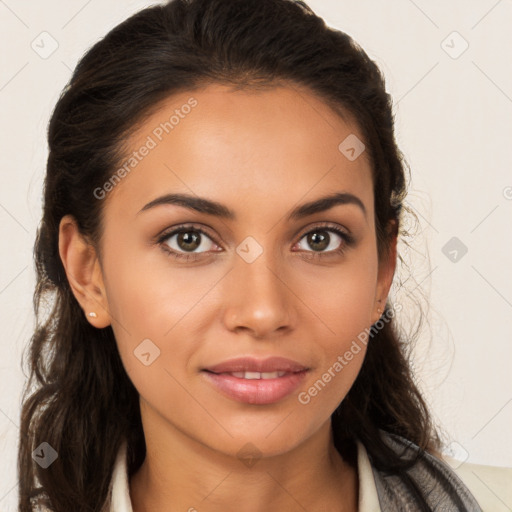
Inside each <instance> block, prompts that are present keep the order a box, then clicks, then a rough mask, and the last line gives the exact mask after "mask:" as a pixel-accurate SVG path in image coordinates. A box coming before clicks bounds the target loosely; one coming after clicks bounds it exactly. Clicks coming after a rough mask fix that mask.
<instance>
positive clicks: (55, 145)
mask: <svg viewBox="0 0 512 512" xmlns="http://www.w3.org/2000/svg"><path fill="white" fill-rule="evenodd" d="M209 83H219V84H225V85H231V86H233V87H234V88H239V89H243V88H263V87H274V86H276V85H278V84H279V83H289V84H296V85H299V86H303V87H306V88H308V90H310V91H311V92H312V93H314V94H316V95H318V96H319V97H320V98H322V99H323V100H324V101H325V102H326V103H327V104H328V105H329V106H331V107H332V108H333V109H335V110H336V112H338V113H339V114H340V115H342V116H349V117H352V118H353V119H355V121H356V122H357V125H358V127H359V128H360V131H361V134H362V136H363V139H364V143H365V145H366V151H367V155H368V156H369V158H370V161H371V163H372V172H373V186H374V196H375V225H376V236H377V242H378V253H379V256H380V257H385V256H386V255H387V254H388V253H389V247H390V242H391V241H392V238H393V237H395V236H397V234H398V233H397V231H396V230H394V231H393V230H392V231H390V230H389V229H388V228H389V226H390V224H389V222H390V221H392V220H396V221H397V226H399V225H400V220H401V216H402V211H401V210H402V204H403V200H404V197H405V194H406V180H405V174H404V171H405V169H406V165H405V161H404V158H403V155H402V154H401V152H400V151H399V149H398V148H397V145H396V142H395V138H394V128H393V124H394V119H393V113H392V101H391V97H390V96H389V95H388V94H387V93H386V90H385V82H384V78H383V76H382V74H381V72H380V71H379V69H378V67H377V66H376V64H375V63H374V62H373V61H372V60H371V59H370V58H369V57H368V55H367V54H366V53H365V52H364V51H363V50H362V49H361V48H360V47H359V46H358V45H357V44H356V43H355V42H354V41H353V40H352V39H351V38H350V37H349V36H348V35H347V34H345V33H343V32H341V31H338V30H334V29H332V28H330V27H328V26H327V25H326V24H325V22H324V21H323V20H322V18H320V17H318V16H316V15H315V14H314V13H313V11H312V10H311V9H310V8H309V7H308V6H307V5H306V4H305V3H304V2H302V1H298V0H228V1H226V0H172V1H170V2H169V3H167V4H165V5H159V6H152V7H149V8H146V9H144V10H142V11H140V12H138V13H136V14H135V15H133V16H132V17H130V18H129V19H127V20H125V21H124V22H122V23H121V24H119V25H118V26H116V27H115V28H114V29H113V30H111V31H110V32H109V33H108V34H107V35H106V36H105V37H104V38H103V39H102V40H100V41H99V42H97V43H96V44H95V45H94V46H93V47H92V48H91V49H90V50H89V51H88V52H87V53H86V54H85V55H84V56H83V58H82V59H81V60H80V62H79V63H78V65H77V67H76V69H75V71H74V73H73V75H72V77H71V80H70V82H69V84H68V85H67V86H66V87H65V89H64V91H63V92H62V94H61V96H60V98H59V100H58V102H57V104H56V107H55V109H54V112H53V114H52V117H51V120H50V123H49V127H48V143H49V156H48V162H47V173H46V179H45V189H44V208H43V217H42V221H41V223H40V226H39V229H38V233H37V239H36V242H35V247H34V253H35V264H36V271H37V286H36V289H35V293H34V308H35V313H36V317H37V326H36V329H35V332H34V334H33V337H32V338H31V342H30V345H29V347H28V350H29V367H30V378H29V379H28V382H27V383H26V388H25V390H24V395H23V405H22V412H21V439H20V447H19V454H18V471H19V482H20V483H19V507H20V508H19V510H20V511H21V512H27V511H29V510H32V505H33V504H34V503H35V502H36V501H38V500H39V499H40V500H41V502H42V503H45V504H46V506H48V507H51V509H53V510H54V511H56V512H69V511H70V510H73V511H75V512H79V511H86V510H87V511H93V510H99V508H100V506H101V504H102V503H103V502H104V500H105V499H106V496H107V492H108V486H109V483H110V478H111V472H112V469H113V465H114V461H115V457H116V454H117V452H118V450H119V448H120V444H121V442H122V441H123V439H127V441H128V470H129V473H130V475H131V474H133V473H134V472H135V471H136V470H137V469H138V468H139V467H140V465H141V464H142V462H143V460H144V457H145V450H146V448H145V441H144V435H143V430H142V424H141V418H140V411H139V396H138V393H137V390H136V389H135V387H134V386H133V384H132V383H131V381H130V379H129V378H128V376H127V374H126V372H125V370H124V367H123V364H122V362H121V359H120V356H119V353H118V350H117V346H116V342H115V339H114V335H113V331H112V329H111V327H106V328H104V329H96V328H94V327H92V326H91V325H90V324H89V323H88V321H87V320H86V319H85V317H84V314H83V312H82V310H81V308H80V306H79V304H78V302H77V301H76V299H75V297H74V295H73V294H72V292H71V289H70V286H69V283H68V281H67V278H66V274H65V271H64V268H63V265H62V262H61V260H60V257H59V252H58V232H59V222H60V220H61V219H62V217H63V216H64V215H66V214H71V215H72V216H73V217H74V218H75V219H76V221H77V224H78V227H79V229H80V231H81V233H82V234H83V235H84V236H86V237H87V238H88V239H89V240H90V241H91V243H93V244H95V245H96V247H97V248H98V247H99V241H100V237H101V229H102V224H101V215H102V205H103V202H102V201H99V200H96V199H95V198H94V194H93V191H94V190H95V189H96V188H97V187H101V186H102V185H103V184H104V183H105V182H106V181H107V180H108V179H109V177H111V176H112V175H113V173H114V171H115V169H117V168H118V165H119V162H121V161H123V156H125V152H126V147H125V142H126V140H127V138H128V137H129V135H130V134H131V133H133V131H134V130H135V128H136V127H137V126H140V124H141V123H142V122H143V121H144V120H145V119H147V117H148V116H149V115H150V114H152V113H153V112H155V110H156V109H157V108H158V106H159V105H160V104H161V102H162V101H163V100H165V99H166V98H168V97H169V96H170V95H172V94H176V93H178V92H182V91H193V90H194V89H197V88H200V87H204V86H205V85H208V84H209ZM391 311H392V308H391V305H390V304H387V305H386V309H385V311H384V314H387V313H390V312H391ZM396 329H397V328H396V326H395V324H394V321H388V322H386V323H385V325H384V327H383V328H382V329H380V330H378V332H375V333H372V334H373V336H372V338H371V340H370V342H369V343H368V349H367V354H366V357H365V360H364V363H363V365H362V368H361V371H360V373H359V375H358V377H357V379H356V380H355V382H354V384H353V386H352V388H351V389H350V391H349V393H348V395H347V396H346V398H345V399H344V400H343V401H342V403H341V404H340V405H339V407H338V408H337V410H336V411H335V413H334V414H333V415H332V426H333V432H334V440H335V444H336V447H337V448H338V449H339V450H340V452H341V453H343V451H344V450H347V449H348V448H347V446H348V442H349V441H352V442H353V440H354V439H359V440H360V441H361V442H362V443H363V444H364V445H365V447H366V449H367V451H368V454H369V456H370V458H371V460H372V462H373V464H374V465H375V466H376V467H378V468H381V469H386V470H389V471H395V472H401V471H403V470H404V468H406V463H405V462H404V461H403V460H402V459H401V458H400V457H399V456H397V455H396V453H394V452H392V451H391V450H390V449H389V447H388V446H387V445H386V444H385V443H384V442H383V440H382V437H381V434H380V432H381V430H384V431H388V432H391V433H394V434H397V435H400V436H403V437H405V438H407V439H409V440H410V441H412V442H414V443H416V444H417V445H418V446H419V447H420V448H421V449H422V450H426V451H429V452H432V453H435V452H436V451H437V450H438V449H439V447H440V440H439V436H438V434H437V432H436V430H435V428H434V426H433V423H432V421H431V417H430V415H429V411H428V408H427V406H426V404H425V402H424V400H423V399H422V396H421V394H420V392H419V390H418V388H417V386H416V384H415V382H414V378H413V375H412V372H411V369H410V364H409V359H408V355H407V353H408V348H407V347H408V344H409V342H408V341H402V340H401V339H400V336H399V335H398V332H397V330H396ZM409 341H410V340H409ZM42 442H47V443H49V444H50V445H51V446H52V447H53V448H54V449H55V450H56V451H57V452H58V458H57V460H55V462H54V463H53V464H51V465H50V466H49V467H48V468H46V469H43V468H41V467H39V465H37V464H36V463H35V462H34V460H33V459H32V452H33V450H34V449H35V448H36V447H38V446H39V445H40V444H41V443H42Z"/></svg>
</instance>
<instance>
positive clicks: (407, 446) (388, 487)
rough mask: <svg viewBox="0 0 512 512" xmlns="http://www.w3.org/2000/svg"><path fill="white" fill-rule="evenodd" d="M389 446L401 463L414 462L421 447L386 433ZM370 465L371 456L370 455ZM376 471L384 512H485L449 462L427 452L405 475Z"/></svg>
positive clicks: (376, 481)
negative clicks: (404, 460)
mask: <svg viewBox="0 0 512 512" xmlns="http://www.w3.org/2000/svg"><path fill="white" fill-rule="evenodd" d="M381 433H382V437H383V439H384V441H385V442H386V444H387V445H388V446H389V447H390V448H391V449H392V450H393V451H394V452H396V453H397V454H398V455H399V456H400V458H401V459H407V460H412V459H413V458H414V457H415V455H416V454H418V453H419V447H418V446H417V445H415V444H414V443H412V442H411V441H408V440H407V439H405V438H403V437H400V436H397V435H395V434H390V433H389V432H384V431H382V430H381ZM368 458H369V459H370V463H372V460H371V455H370V454H368ZM372 471H373V476H374V479H375V485H376V487H377V494H378V496H379V502H380V506H381V509H382V511H384V512H421V511H436V512H459V511H464V512H468V511H469V512H482V509H481V508H480V506H479V505H478V503H477V501H476V500H475V498H474V497H473V495H472V494H471V492H470V491H469V489H468V488H467V487H466V486H465V485H464V483H463V482H462V481H461V479H460V478H459V477H458V476H457V474H456V473H455V472H454V471H453V470H452V469H451V468H450V466H448V464H446V463H445V462H443V461H441V460H439V459H437V458H436V457H434V456H432V455H430V454H429V453H426V452H423V454H421V455H420V457H419V458H418V460H417V462H416V463H415V464H414V465H413V466H412V467H411V468H410V469H407V470H404V471H403V472H402V473H401V474H396V473H394V474H390V473H388V472H385V471H381V470H378V469H376V468H375V467H374V466H373V463H372Z"/></svg>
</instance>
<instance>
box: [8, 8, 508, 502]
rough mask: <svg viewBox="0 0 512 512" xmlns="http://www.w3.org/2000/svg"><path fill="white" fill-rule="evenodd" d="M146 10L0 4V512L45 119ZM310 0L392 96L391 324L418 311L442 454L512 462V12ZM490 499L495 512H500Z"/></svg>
mask: <svg viewBox="0 0 512 512" xmlns="http://www.w3.org/2000/svg"><path fill="white" fill-rule="evenodd" d="M151 3H154V2H143V1H135V0H130V1H125V0H109V1H108V2H105V1H99V0H89V1H83V0H67V1H64V0H60V1H58V0H47V1H45V2H39V1H36V0H32V1H28V0H0V39H1V45H2V50H1V59H2V60H1V66H0V105H1V112H2V116H1V120H0V123H1V130H2V131H1V138H0V140H1V144H2V152H1V155H2V161H1V171H0V179H1V187H0V238H1V241H2V242H1V249H0V260H1V262H0V329H1V341H0V346H1V348H2V358H1V363H0V379H1V383H2V394H1V397H0V453H1V457H0V461H1V463H0V511H13V510H15V509H16V493H17V476H16V453H17V443H18V430H17V426H18V423H19V411H20V399H21V390H22V386H23V384H24V375H23V372H22V370H21V365H20V359H21V353H22V350H23V348H24V347H25V345H26V343H27V342H28V339H29V338H30V336H31V334H32V329H33V325H34V324H33V322H34V320H33V313H32V292H33V286H34V272H33V264H32V246H33V242H34V237H35V230H36V227H37V224H38V222H39V219H40V215H41V190H42V184H43V177H44V171H45V162H46V157H47V146H46V139H45V136H46V126H47V122H48V120H49V116H50V113H51V110H52V109H53V106H54V104H55V102H56V101H57V99H58V96H59V94H60V91H61V90H62V88H63V87H64V85H65V83H66V82H67V80H68V79H69V77H70V73H71V70H72V69H73V68H74V66H75V64H76V62H77V60H78V58H79V57H80V56H81V55H82V54H83V53H84V52H85V50H86V49H87V48H89V47H90V46H91V45H92V44H93V43H94V42H96V41H97V40H98V39H99V38H100V37H102V36H103V35H105V34H106V33H107V32H108V31H109V30H110V29H111V28H113V27H114V26H115V25H117V24H118V23H119V22H121V21H122V20H124V19H125V18H127V17H128V16H129V15H131V14H132V13H134V12H136V11H138V10H139V9H141V8H143V7H145V6H147V5H150V4H151ZM308 3H309V5H311V7H312V8H313V9H314V10H315V11H316V12H317V13H318V14H319V15H321V16H322V17H324V19H325V20H326V21H327V23H328V24H329V25H331V26H334V27H336V28H339V29H341V30H343V31H345V32H347V33H348V34H350V35H351V36H353V37H354V38H355V40H356V41H357V42H359V43H360V44H361V46H362V47H363V48H364V49H365V50H366V51H367V53H368V54H369V55H370V57H371V58H373V59H374V60H375V61H376V62H377V63H378V64H379V65H380V67H381V69H382V70H383V72H384V74H385V76H386V81H387V86H388V90H389V92H390V93H391V94H392V96H393V98H394V101H395V114H396V131H397V139H398V143H399V146H400V147H401V149H402V151H403V152H404V153H405V155H406V158H407V161H408V163H409V164H410V167H411V171H412V184H411V187H410V194H409V197H408V200H407V204H408V206H409V207H410V208H412V209H413V210H414V211H415V212H416V215H417V216H418V219H419V225H417V226H412V228H413V230H414V233H413V234H412V235H411V237H410V244H411V249H408V248H406V247H405V246H403V245H402V246H401V250H402V251H403V256H404V259H405V260H406V261H407V262H408V264H409V266H410V271H408V270H407V269H402V270H400V268H399V270H398V271H399V272H402V273H401V280H402V281H403V282H404V286H403V288H400V287H399V286H398V283H399V277H398V276H397V280H396V282H395V283H396V285H395V286H394V288H393V296H394V297H395V300H396V301H397V302H398V303H400V304H403V306H404V311H403V312H402V313H401V314H400V316H399V320H400V321H401V322H402V323H403V325H405V326H407V325H408V324H414V323H415V321H416V319H417V310H416V309H415V307H414V304H413V303H412V302H411V297H415V298H416V299H418V298H421V300H422V304H423V306H422V307H423V309H424V310H425V312H426V314H427V317H428V324H425V325H424V327H423V329H422V331H421V338H420V342H419V344H418V346H417V349H416V352H415V368H416V371H417V375H418V380H419V382H420V385H421V387H422V389H423V390H424V392H425V394H426V397H427V399H428V401H429V403H430V404H431V406H432V409H433V412H434V415H435V418H436V419H437V421H438V422H439V424H440V425H441V426H442V427H443V429H444V432H445V434H446V438H445V440H446V443H447V444H449V448H448V449H447V452H449V453H451V454H453V455H455V456H456V457H458V458H460V459H461V460H467V461H469V462H474V463H482V464H492V465H503V466H512V447H511V445H510V432H511V430H512V379H511V378H510V366H511V361H512V343H511V341H512V335H511V330H512V315H511V313H512V265H511V263H510V262H511V261H512V258H511V256H512V254H511V253H512V242H511V237H510V234H511V232H512V173H511V168H512V165H511V164H512V152H511V149H510V146H511V143H512V138H511V134H512V71H511V66H510V61H511V53H512V52H511V50H512V32H511V31H510V24H511V21H512V2H511V0H500V1H496V0H478V1H477V0H473V1H467V0H458V1H451V2H446V1H443V0H430V1H427V0H415V1H412V0H391V1H387V2H380V1H378V0H365V1H361V0H346V1H345V0H310V1H309V2H308ZM43 32H47V33H48V34H50V35H46V34H42V33H43ZM453 32H456V34H453ZM41 34H42V35H41ZM52 45H58V47H57V48H56V49H55V51H53V53H51V55H47V53H50V51H51V50H52ZM466 45H469V46H468V48H467V49H466V50H465V51H463V52H462V50H464V48H465V46H466ZM36 49H37V51H36ZM45 52H46V54H45ZM43 57H45V58H43ZM453 237H456V238H457V240H456V241H455V242H453V241H452V242H451V243H452V244H453V243H455V244H456V245H454V246H452V245H448V246H446V244H447V243H448V242H449V241H450V240H451V239H452V238H453ZM461 244H464V246H465V247H466V248H467V253H466V254H464V255H463V252H462V251H461V247H462V245H461ZM443 248H444V249H443ZM454 250H455V251H456V252H453V251H454ZM443 251H444V252H443ZM445 253H446V254H447V255H445ZM450 258H451V259H454V260H455V261H451V259H450ZM411 292H412V295H409V294H410V293H411ZM450 443H451V444H450ZM491 487H492V485H491ZM490 491H491V492H492V488H491V489H490ZM499 501H500V500H499V497H496V510H511V508H502V507H503V503H499ZM500 507H501V508H500ZM509 507H510V504H509Z"/></svg>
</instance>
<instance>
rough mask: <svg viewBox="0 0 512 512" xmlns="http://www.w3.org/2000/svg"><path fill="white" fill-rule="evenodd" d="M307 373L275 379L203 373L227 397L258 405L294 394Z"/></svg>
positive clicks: (288, 374) (304, 371)
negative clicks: (243, 377) (242, 377)
mask: <svg viewBox="0 0 512 512" xmlns="http://www.w3.org/2000/svg"><path fill="white" fill-rule="evenodd" d="M307 372H308V371H307V370H303V371H302V372H297V373H287V374H286V375H283V376H282V377H277V378H275V379H240V378H238V377H233V375H228V374H217V373H212V372H208V371H203V373H204V374H205V376H206V378H207V379H208V381H209V382H210V383H211V384H213V386H215V388H216V389H217V390H219V391H220V392H221V393H223V394H224V395H226V396H227V397H229V398H231V399H233V400H236V401H238V402H245V403H248V404H257V405H265V404H273V403H275V402H279V400H282V399H283V398H285V397H286V396H288V395H289V394H291V393H293V391H295V390H296V389H297V388H298V387H299V385H300V384H301V382H302V381H303V380H304V377H305V376H306V374H307Z"/></svg>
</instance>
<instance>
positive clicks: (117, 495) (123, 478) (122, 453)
mask: <svg viewBox="0 0 512 512" xmlns="http://www.w3.org/2000/svg"><path fill="white" fill-rule="evenodd" d="M356 443H357V472H358V477H359V502H358V504H359V506H358V510H359V512H377V511H380V510H381V508H380V505H379V497H378V494H377V488H376V486H375V480H374V477H373V472H372V467H371V464H370V460H369V459H368V454H367V453H366V448H365V447H364V445H363V444H362V443H361V442H360V441H356ZM111 491H112V494H111V499H110V498H109V501H110V507H109V505H108V503H107V506H106V508H105V510H106V511H108V512H133V509H132V503H131V499H130V487H129V483H128V470H127V464H126V441H125V442H124V443H123V444H122V445H121V448H120V449H119V452H118V454H117V459H116V462H115V465H114V471H113V472H112V480H111Z"/></svg>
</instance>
